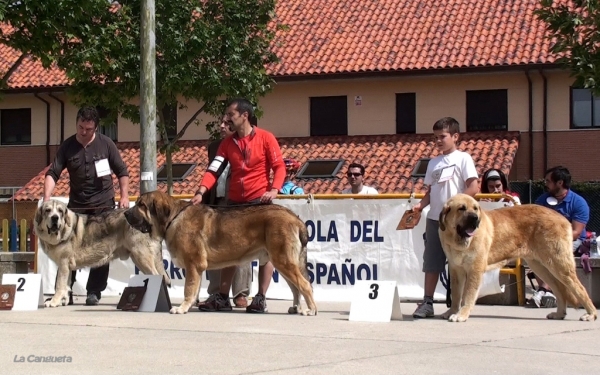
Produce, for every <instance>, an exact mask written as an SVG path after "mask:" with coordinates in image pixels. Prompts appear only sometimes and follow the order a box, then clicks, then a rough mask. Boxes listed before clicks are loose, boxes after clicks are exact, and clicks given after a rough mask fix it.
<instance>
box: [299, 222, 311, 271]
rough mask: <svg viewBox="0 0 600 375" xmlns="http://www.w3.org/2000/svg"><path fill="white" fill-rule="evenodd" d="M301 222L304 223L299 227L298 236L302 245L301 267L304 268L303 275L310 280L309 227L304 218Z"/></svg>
mask: <svg viewBox="0 0 600 375" xmlns="http://www.w3.org/2000/svg"><path fill="white" fill-rule="evenodd" d="M300 222H301V223H302V225H300V226H299V228H298V237H299V239H300V244H301V245H302V249H301V250H300V269H301V270H302V276H304V277H305V278H306V280H309V281H310V278H309V276H308V249H307V245H308V229H307V228H306V225H305V224H304V222H302V220H300Z"/></svg>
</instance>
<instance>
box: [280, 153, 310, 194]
mask: <svg viewBox="0 0 600 375" xmlns="http://www.w3.org/2000/svg"><path fill="white" fill-rule="evenodd" d="M283 163H284V164H285V181H283V186H282V187H281V190H279V194H286V195H294V194H299V195H301V194H304V189H302V188H301V187H300V186H298V185H296V184H295V183H294V181H292V179H293V178H294V176H295V175H296V173H298V170H299V169H300V163H298V162H297V161H296V160H294V159H283Z"/></svg>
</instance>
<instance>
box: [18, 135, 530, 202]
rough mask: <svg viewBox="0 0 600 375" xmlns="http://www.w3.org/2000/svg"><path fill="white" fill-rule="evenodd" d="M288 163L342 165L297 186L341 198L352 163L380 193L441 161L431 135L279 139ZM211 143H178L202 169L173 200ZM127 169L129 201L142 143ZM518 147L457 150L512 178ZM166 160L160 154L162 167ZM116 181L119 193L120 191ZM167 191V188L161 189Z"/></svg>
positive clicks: (124, 148)
mask: <svg viewBox="0 0 600 375" xmlns="http://www.w3.org/2000/svg"><path fill="white" fill-rule="evenodd" d="M278 141H279V144H280V146H281V150H282V153H283V156H284V157H289V158H294V159H296V160H298V161H299V162H300V163H305V162H306V161H307V160H310V159H344V160H345V163H344V166H343V167H342V168H341V169H340V171H339V173H338V174H337V176H336V178H332V179H298V180H297V181H296V182H297V183H298V184H299V185H300V186H302V187H303V188H304V190H305V191H306V192H307V193H312V194H323V193H339V192H341V191H342V189H344V188H346V187H348V186H349V185H348V181H347V179H346V178H345V175H344V173H345V172H346V169H347V167H348V165H349V164H350V163H352V162H357V163H361V164H363V165H364V166H365V168H366V174H365V184H366V185H369V186H373V187H375V188H377V190H378V191H379V192H380V193H402V192H405V193H406V192H409V191H410V188H411V186H412V184H411V183H410V182H409V179H410V174H411V171H412V170H413V168H414V167H415V165H416V163H417V161H418V160H419V159H420V158H421V157H433V156H436V155H438V153H439V152H438V150H437V148H436V147H435V144H434V142H433V140H432V136H431V135H428V134H411V135H360V136H343V137H342V136H339V137H334V136H331V137H302V138H279V139H278ZM207 144H208V142H207V141H180V142H178V145H179V147H180V150H179V151H178V152H176V153H175V154H173V162H174V163H186V162H188V163H189V162H191V163H198V166H197V167H196V168H195V169H194V170H193V171H192V173H190V174H189V175H188V176H187V178H186V179H185V181H182V182H175V183H174V184H173V193H174V194H193V193H195V192H196V191H197V190H198V187H199V183H200V180H201V179H202V176H203V174H204V171H205V170H206V168H207V166H208V165H207V164H208V163H207V151H206V146H207ZM117 146H118V148H119V150H120V152H121V155H122V157H123V159H124V160H125V162H126V164H127V165H128V167H129V174H130V180H129V188H130V194H131V195H137V194H139V183H140V178H139V143H118V144H117ZM518 146H519V133H518V132H474V133H463V134H461V140H460V143H459V146H458V148H459V149H460V150H463V151H466V152H468V153H469V154H471V156H472V157H473V160H474V161H475V164H476V166H477V171H478V172H479V173H480V174H482V173H483V172H484V171H485V170H487V169H488V168H500V169H502V170H503V171H504V172H505V173H507V174H508V173H509V172H510V169H511V167H512V164H513V161H514V158H515V156H516V152H517V149H518ZM164 162H165V157H164V155H162V154H160V153H159V154H158V166H159V167H160V166H161V165H162V164H163V163H164ZM45 172H46V170H44V171H42V172H40V173H39V174H38V175H37V176H36V177H34V178H33V179H32V180H31V181H29V182H28V183H27V184H26V185H25V186H24V187H23V188H22V189H21V190H19V191H18V192H17V193H16V194H15V199H16V200H38V199H40V198H41V197H42V196H43V188H44V174H45ZM116 183H117V181H116V179H115V191H116V193H117V195H118V185H116ZM158 188H159V189H160V190H163V191H166V183H163V182H160V183H159V184H158ZM68 191H69V184H68V174H67V172H66V170H65V171H64V172H63V174H62V176H61V179H60V180H59V181H58V183H57V184H56V187H55V190H54V195H55V196H68ZM415 192H424V190H423V181H422V179H419V180H418V181H417V183H416V184H415Z"/></svg>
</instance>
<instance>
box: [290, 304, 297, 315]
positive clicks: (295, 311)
mask: <svg viewBox="0 0 600 375" xmlns="http://www.w3.org/2000/svg"><path fill="white" fill-rule="evenodd" d="M288 314H298V306H292V307H290V308H289V309H288Z"/></svg>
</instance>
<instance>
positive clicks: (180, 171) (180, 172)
mask: <svg viewBox="0 0 600 375" xmlns="http://www.w3.org/2000/svg"><path fill="white" fill-rule="evenodd" d="M196 165H197V164H196V163H173V164H172V165H171V167H172V170H173V181H183V180H185V178H186V177H187V176H188V175H189V174H190V173H192V171H193V170H194V168H196ZM156 181H167V165H166V164H163V165H162V166H161V167H160V169H159V170H158V171H156Z"/></svg>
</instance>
